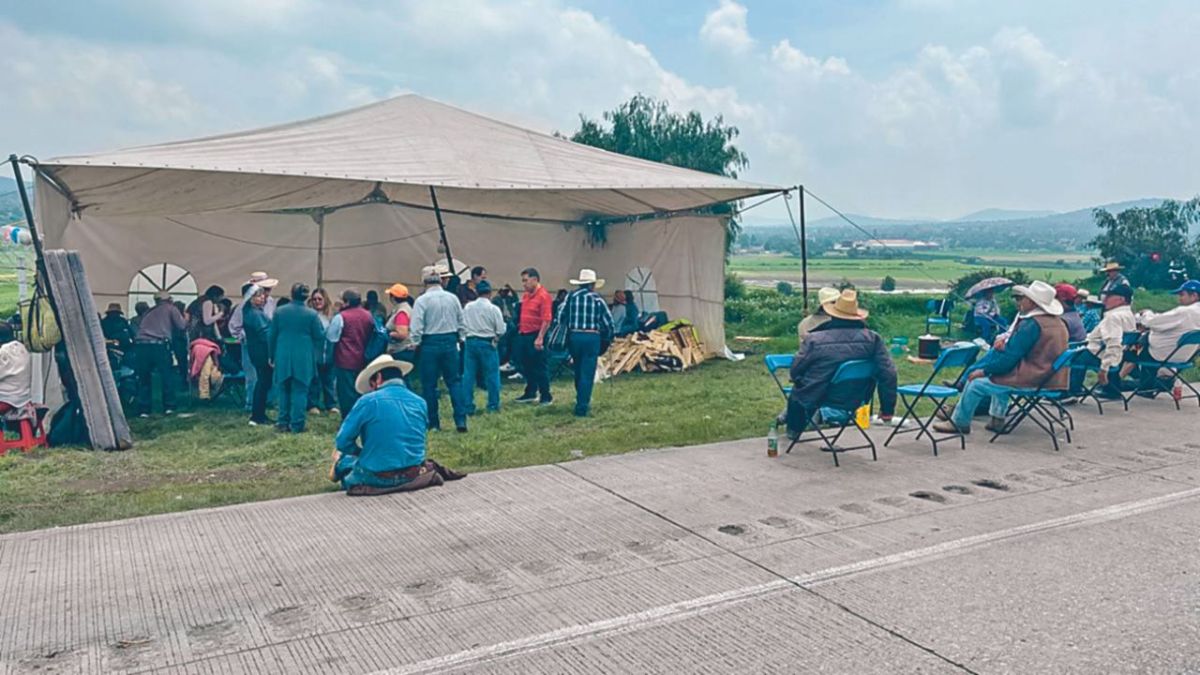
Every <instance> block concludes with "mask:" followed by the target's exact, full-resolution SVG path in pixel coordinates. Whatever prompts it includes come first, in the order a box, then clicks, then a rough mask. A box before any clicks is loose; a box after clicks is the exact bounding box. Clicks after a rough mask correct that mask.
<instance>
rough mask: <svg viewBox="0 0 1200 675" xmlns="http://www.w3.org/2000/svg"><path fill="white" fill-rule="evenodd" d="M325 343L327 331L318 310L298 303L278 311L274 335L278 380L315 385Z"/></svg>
mask: <svg viewBox="0 0 1200 675" xmlns="http://www.w3.org/2000/svg"><path fill="white" fill-rule="evenodd" d="M325 342H326V340H325V329H324V328H322V327H321V317H320V316H318V315H317V312H316V310H313V309H311V308H309V307H305V306H304V305H303V304H301V303H298V302H292V303H289V304H288V305H286V306H284V307H280V308H279V309H277V310H275V316H274V317H273V318H272V319H271V333H270V343H271V360H273V361H274V362H275V381H276V382H286V381H287V380H288V379H289V378H295V379H297V380H299V381H300V382H304V383H306V384H307V383H309V382H312V379H313V375H314V374H315V373H316V370H317V367H316V364H317V361H318V360H319V359H320V356H321V352H322V351H323V350H324V348H325Z"/></svg>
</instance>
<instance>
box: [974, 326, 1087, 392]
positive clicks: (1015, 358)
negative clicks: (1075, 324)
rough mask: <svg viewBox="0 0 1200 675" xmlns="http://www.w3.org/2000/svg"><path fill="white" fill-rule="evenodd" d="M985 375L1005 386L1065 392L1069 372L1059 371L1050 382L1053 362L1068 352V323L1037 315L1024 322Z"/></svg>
mask: <svg viewBox="0 0 1200 675" xmlns="http://www.w3.org/2000/svg"><path fill="white" fill-rule="evenodd" d="M993 351H994V352H996V354H995V356H993V357H992V358H990V359H988V362H987V365H986V366H984V368H983V372H984V373H985V374H987V376H988V377H989V378H991V380H992V382H995V383H996V384H999V385H1003V386H1005V387H1021V388H1025V387H1028V388H1036V387H1038V386H1040V385H1042V384H1043V382H1045V387H1046V389H1066V388H1067V380H1068V373H1067V370H1066V369H1063V370H1061V371H1059V372H1058V373H1057V374H1056V375H1055V376H1054V377H1053V378H1052V379H1051V380H1050V381H1048V382H1047V381H1046V378H1047V376H1049V375H1050V373H1051V372H1052V371H1053V370H1054V361H1055V359H1057V358H1058V357H1059V356H1062V353H1063V352H1065V351H1067V324H1065V323H1063V320H1062V318H1060V317H1057V316H1050V315H1046V314H1043V315H1038V316H1035V317H1033V318H1026V319H1021V320H1020V323H1019V324H1018V325H1017V329H1016V330H1015V331H1013V334H1012V337H1010V338H1009V339H1008V342H1007V343H1005V345H1004V349H996V350H993Z"/></svg>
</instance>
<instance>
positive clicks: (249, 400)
mask: <svg viewBox="0 0 1200 675" xmlns="http://www.w3.org/2000/svg"><path fill="white" fill-rule="evenodd" d="M242 372H243V373H245V375H246V412H250V410H251V409H252V408H253V407H254V385H255V384H257V383H258V373H257V372H256V371H255V370H254V362H253V361H251V360H250V350H249V349H246V345H245V343H243V344H242Z"/></svg>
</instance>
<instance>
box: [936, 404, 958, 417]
mask: <svg viewBox="0 0 1200 675" xmlns="http://www.w3.org/2000/svg"><path fill="white" fill-rule="evenodd" d="M953 414H954V404H953V403H951V404H949V405H946V406H943V407H942V408H940V409H939V410H938V411H937V414H936V417H937V418H938V419H939V420H941V421H943V422H949V421H950V416H951V415H953Z"/></svg>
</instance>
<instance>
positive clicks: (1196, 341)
mask: <svg viewBox="0 0 1200 675" xmlns="http://www.w3.org/2000/svg"><path fill="white" fill-rule="evenodd" d="M1193 346H1195V347H1200V330H1194V331H1189V332H1187V333H1184V334H1183V335H1181V336H1179V341H1178V342H1176V343H1175V349H1172V350H1171V353H1170V354H1168V355H1167V358H1165V359H1163V360H1162V361H1153V360H1147V361H1138V363H1137V367H1138V369H1139V370H1142V369H1147V368H1151V369H1153V370H1154V372H1155V375H1156V379H1157V374H1158V373H1159V372H1161V371H1163V370H1166V371H1168V372H1170V373H1171V382H1170V384H1169V385H1167V391H1170V389H1171V388H1172V387H1175V386H1179V387H1187V389H1188V391H1190V392H1191V393H1190V394H1183V395H1182V396H1180V397H1179V398H1177V399H1175V409H1176V410H1182V409H1183V408H1182V407H1180V405H1179V402H1180V401H1181V400H1183V399H1185V398H1194V399H1196V402H1197V403H1200V391H1197V390H1196V387H1195V386H1193V385H1192V383H1191V382H1188V381H1187V380H1185V379H1183V377H1182V374H1183V371H1185V370H1188V369H1190V368H1194V367H1195V366H1196V364H1195V361H1196V356H1197V355H1200V349H1197V351H1196V352H1194V353H1193V354H1192V358H1191V359H1189V360H1187V361H1182V360H1177V357H1178V356H1179V352H1180V351H1181V350H1183V349H1186V348H1187V347H1193ZM1147 353H1149V348H1147ZM1161 393H1164V392H1163V389H1162V388H1161V387H1159V386H1158V385H1157V383H1156V385H1155V386H1154V388H1152V389H1146V388H1143V387H1142V386H1141V379H1140V378H1139V380H1138V386H1137V387H1135V388H1134V390H1133V392H1132V393H1130V394H1129V395H1128V396H1124V395H1123V396H1122V398H1123V399H1124V401H1125V409H1126V410H1129V401H1130V400H1132V399H1133V397H1134V396H1136V395H1138V394H1142V395H1147V396H1150V397H1151V398H1154V397H1155V396H1158V395H1159V394H1161Z"/></svg>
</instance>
